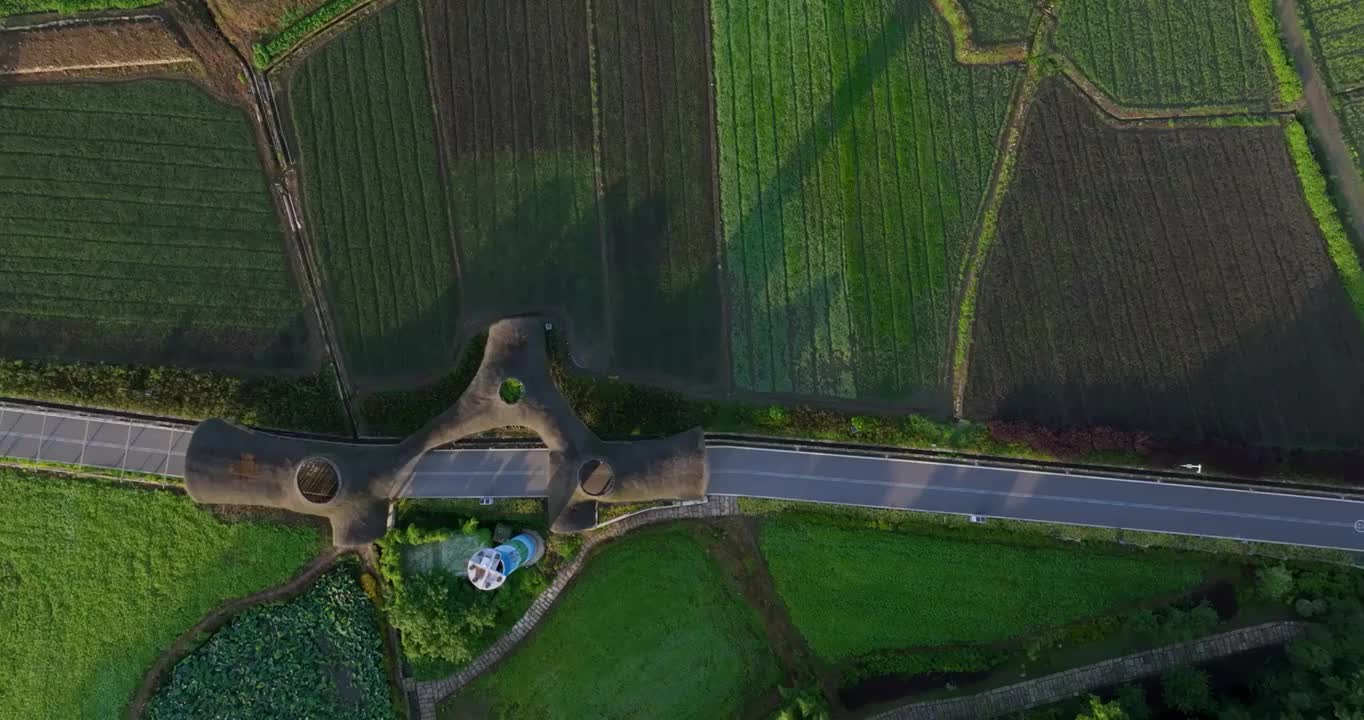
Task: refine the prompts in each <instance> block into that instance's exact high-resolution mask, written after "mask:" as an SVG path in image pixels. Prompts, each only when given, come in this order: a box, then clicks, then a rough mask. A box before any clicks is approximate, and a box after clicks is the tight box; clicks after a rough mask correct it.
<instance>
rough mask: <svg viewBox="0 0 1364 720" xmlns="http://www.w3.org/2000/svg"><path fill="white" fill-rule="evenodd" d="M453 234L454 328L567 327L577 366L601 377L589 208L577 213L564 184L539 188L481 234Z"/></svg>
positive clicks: (570, 184) (597, 261) (598, 285)
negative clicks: (543, 323) (457, 288)
mask: <svg viewBox="0 0 1364 720" xmlns="http://www.w3.org/2000/svg"><path fill="white" fill-rule="evenodd" d="M461 210H462V208H460V207H459V206H458V205H457V206H456V207H455V212H456V213H459V212H461ZM457 224H459V223H457ZM461 232H462V234H461V237H460V251H461V274H462V277H463V280H464V283H463V284H464V289H463V294H462V297H463V305H464V307H463V308H462V310H463V315H462V316H461V323H460V325H461V327H462V328H463V329H464V331H465V332H466V333H471V332H476V331H479V330H482V329H483V328H486V327H487V326H488V325H489V324H491V323H493V322H495V321H496V320H499V319H501V318H504V317H512V316H516V315H530V314H541V315H546V316H550V317H553V318H555V319H556V320H557V321H558V322H560V323H562V324H564V325H565V326H566V327H567V330H568V334H569V337H570V344H571V346H572V348H573V350H574V356H575V359H576V360H577V361H578V362H580V363H581V364H583V365H584V366H586V367H591V368H593V369H605V366H606V362H607V360H606V358H607V357H609V349H608V348H607V346H606V343H605V342H604V336H605V332H604V330H603V328H602V320H603V318H604V312H605V298H604V290H603V284H602V273H603V272H604V269H603V268H602V259H601V250H600V243H599V242H598V233H597V222H596V213H595V212H594V211H593V209H592V208H591V207H590V205H589V206H588V207H585V208H584V207H580V206H579V204H578V202H577V200H576V199H575V183H574V181H573V179H572V178H569V177H565V176H563V175H556V176H554V177H550V178H547V179H546V180H544V181H543V182H540V183H539V184H538V185H536V187H535V188H534V189H533V190H531V191H529V192H527V193H524V194H522V196H521V198H520V200H519V201H518V202H517V203H516V205H515V206H514V207H513V208H512V209H511V210H510V211H509V212H508V213H507V215H506V216H505V217H504V218H503V219H502V220H501V221H500V222H498V223H497V224H496V225H495V226H494V227H493V228H492V230H491V231H489V232H487V233H486V234H484V233H478V234H479V235H480V236H479V237H472V236H471V234H470V233H464V232H463V228H462V227H461Z"/></svg>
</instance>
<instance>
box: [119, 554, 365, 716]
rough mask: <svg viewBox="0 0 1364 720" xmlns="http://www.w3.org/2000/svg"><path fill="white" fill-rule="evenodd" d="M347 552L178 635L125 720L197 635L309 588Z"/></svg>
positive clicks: (316, 561) (140, 708)
mask: <svg viewBox="0 0 1364 720" xmlns="http://www.w3.org/2000/svg"><path fill="white" fill-rule="evenodd" d="M346 552H349V550H348V549H345V548H336V547H333V548H328V549H326V550H324V551H323V552H322V553H321V554H320V555H318V556H317V557H315V558H313V560H312V562H309V563H308V564H307V565H305V566H304V567H303V569H302V570H300V571H299V572H298V574H296V575H294V576H293V577H292V578H290V579H289V580H288V581H287V582H285V583H284V584H283V585H276V586H275V587H272V588H269V589H266V590H262V591H260V592H258V593H255V594H253V595H247V596H246V597H241V598H237V599H236V600H229V601H227V602H226V603H223V604H222V605H220V606H219V607H218V608H217V609H216V610H214V611H213V612H210V613H209V614H208V615H205V616H204V618H203V619H202V620H200V621H199V622H197V623H195V624H194V627H192V628H190V629H188V630H186V631H185V632H183V633H181V634H180V637H178V638H176V639H175V642H173V643H171V646H170V648H168V649H167V650H166V651H165V652H164V653H162V654H161V657H159V658H157V659H156V663H154V664H153V665H152V667H151V669H150V670H148V671H147V674H146V675H143V676H142V683H141V684H140V685H139V686H138V688H137V692H136V693H134V694H133V700H132V702H131V703H129V704H128V710H127V712H126V713H125V716H126V717H127V718H128V720H138V718H141V717H142V713H143V712H144V711H145V710H146V709H147V702H148V701H149V700H151V698H152V694H153V693H155V692H156V689H157V687H159V686H160V684H161V679H162V677H164V676H165V675H166V673H168V672H169V671H170V669H171V668H173V667H175V664H176V663H178V662H180V661H181V660H182V659H184V657H185V656H186V655H188V654H189V653H190V652H192V651H193V650H194V648H195V647H197V646H198V637H199V635H200V634H202V633H211V632H213V631H215V630H217V629H218V628H220V627H222V626H223V625H224V624H226V623H227V621H228V620H231V619H232V616H234V615H236V614H237V613H239V612H241V611H243V610H246V609H247V608H249V607H251V606H253V605H260V604H262V603H267V602H274V601H276V600H283V599H286V598H288V597H290V596H293V595H296V594H298V593H300V592H302V591H303V590H305V589H307V587H308V586H309V585H312V584H313V581H314V580H317V578H318V577H319V576H321V575H322V573H324V572H326V571H328V570H330V569H331V568H332V566H333V565H335V564H336V561H337V559H339V558H340V557H341V555H342V554H344V553H346Z"/></svg>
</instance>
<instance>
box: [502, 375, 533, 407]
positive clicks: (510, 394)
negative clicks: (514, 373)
mask: <svg viewBox="0 0 1364 720" xmlns="http://www.w3.org/2000/svg"><path fill="white" fill-rule="evenodd" d="M497 394H498V396H500V397H501V398H502V402H504V403H507V404H508V405H515V404H516V403H518V402H521V396H522V395H524V394H526V384H525V383H523V382H521V381H520V380H517V379H516V378H507V379H506V380H503V381H502V387H500V388H498V389H497Z"/></svg>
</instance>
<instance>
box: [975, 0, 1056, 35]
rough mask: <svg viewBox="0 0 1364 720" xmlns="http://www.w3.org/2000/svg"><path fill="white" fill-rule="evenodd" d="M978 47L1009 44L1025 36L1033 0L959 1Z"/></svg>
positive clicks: (1034, 2)
mask: <svg viewBox="0 0 1364 720" xmlns="http://www.w3.org/2000/svg"><path fill="white" fill-rule="evenodd" d="M961 4H962V6H963V7H964V8H966V14H967V16H968V17H970V19H971V34H972V37H973V38H974V39H975V41H976V42H977V43H978V44H982V45H989V44H994V43H1003V42H1013V41H1018V40H1022V39H1024V38H1026V37H1027V34H1028V19H1029V18H1030V17H1031V16H1032V12H1033V9H1034V8H1035V7H1036V5H1037V3H1036V0H962V3H961Z"/></svg>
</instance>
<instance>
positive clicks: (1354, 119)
mask: <svg viewBox="0 0 1364 720" xmlns="http://www.w3.org/2000/svg"><path fill="white" fill-rule="evenodd" d="M1336 114H1337V115H1339V116H1340V124H1341V129H1342V130H1343V131H1344V133H1345V142H1346V144H1348V145H1349V146H1350V152H1351V153H1352V154H1353V155H1354V158H1355V165H1357V166H1359V167H1360V168H1361V169H1364V94H1360V95H1352V96H1349V97H1346V98H1341V99H1340V101H1339V102H1338V103H1337V105H1336Z"/></svg>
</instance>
